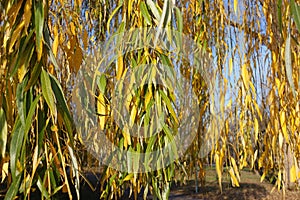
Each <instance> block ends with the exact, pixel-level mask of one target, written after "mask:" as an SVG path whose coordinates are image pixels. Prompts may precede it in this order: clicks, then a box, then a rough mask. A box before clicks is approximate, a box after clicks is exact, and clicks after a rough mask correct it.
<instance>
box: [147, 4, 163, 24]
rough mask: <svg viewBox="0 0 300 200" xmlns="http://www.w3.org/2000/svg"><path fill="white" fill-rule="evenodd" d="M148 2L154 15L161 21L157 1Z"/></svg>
mask: <svg viewBox="0 0 300 200" xmlns="http://www.w3.org/2000/svg"><path fill="white" fill-rule="evenodd" d="M146 3H147V5H148V6H149V7H150V9H151V12H152V13H153V15H154V17H155V18H156V20H157V21H160V14H159V11H158V9H157V7H156V5H155V3H154V2H153V1H152V0H147V1H146Z"/></svg>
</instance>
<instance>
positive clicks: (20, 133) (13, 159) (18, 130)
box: [9, 116, 24, 181]
mask: <svg viewBox="0 0 300 200" xmlns="http://www.w3.org/2000/svg"><path fill="white" fill-rule="evenodd" d="M23 137H24V127H23V126H22V123H21V120H20V117H19V116H18V117H17V119H16V122H15V126H14V128H13V131H12V139H11V142H10V152H9V156H10V168H11V175H12V178H13V181H15V180H16V178H17V176H18V174H19V172H17V169H16V166H17V160H18V158H19V155H20V149H21V147H22V143H23Z"/></svg>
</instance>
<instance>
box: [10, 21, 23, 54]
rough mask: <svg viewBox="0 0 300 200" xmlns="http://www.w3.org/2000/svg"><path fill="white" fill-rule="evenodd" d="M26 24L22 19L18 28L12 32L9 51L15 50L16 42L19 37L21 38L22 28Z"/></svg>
mask: <svg viewBox="0 0 300 200" xmlns="http://www.w3.org/2000/svg"><path fill="white" fill-rule="evenodd" d="M24 25H25V22H24V21H22V22H21V23H20V24H19V25H18V26H17V28H16V29H15V30H14V32H13V34H12V37H11V40H10V44H9V53H11V52H13V49H12V48H13V47H14V44H15V43H16V41H17V39H19V38H20V34H21V33H22V29H23V27H24Z"/></svg>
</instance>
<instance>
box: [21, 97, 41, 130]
mask: <svg viewBox="0 0 300 200" xmlns="http://www.w3.org/2000/svg"><path fill="white" fill-rule="evenodd" d="M40 96H41V95H38V96H37V97H36V98H35V100H34V101H33V102H31V104H30V108H29V111H28V114H27V117H26V121H25V126H24V132H25V135H27V133H28V131H29V130H30V127H31V125H32V117H33V115H34V113H35V109H36V106H37V104H38V102H39V99H40Z"/></svg>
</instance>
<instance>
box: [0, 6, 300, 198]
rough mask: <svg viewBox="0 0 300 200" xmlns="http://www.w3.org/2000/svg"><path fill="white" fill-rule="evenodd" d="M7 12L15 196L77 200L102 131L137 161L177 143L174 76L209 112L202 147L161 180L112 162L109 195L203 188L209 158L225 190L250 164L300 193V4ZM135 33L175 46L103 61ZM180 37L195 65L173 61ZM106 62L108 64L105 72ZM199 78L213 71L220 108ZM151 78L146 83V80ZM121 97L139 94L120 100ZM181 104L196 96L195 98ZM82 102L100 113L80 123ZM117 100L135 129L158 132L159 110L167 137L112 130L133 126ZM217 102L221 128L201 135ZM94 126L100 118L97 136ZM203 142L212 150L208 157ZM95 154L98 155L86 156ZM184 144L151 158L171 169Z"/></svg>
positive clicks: (6, 171)
mask: <svg viewBox="0 0 300 200" xmlns="http://www.w3.org/2000/svg"><path fill="white" fill-rule="evenodd" d="M0 12H1V17H0V19H1V22H0V29H1V31H0V41H1V43H0V44H1V47H0V48H1V51H0V52H1V54H0V57H1V60H0V76H1V79H0V91H1V98H0V134H1V140H0V150H1V162H0V171H1V173H2V176H1V177H2V180H1V183H2V184H4V185H6V186H7V189H6V190H5V194H6V196H5V198H6V199H12V198H14V197H16V196H19V197H21V198H29V196H30V194H31V193H32V192H33V191H34V190H38V191H40V193H41V195H42V196H43V197H44V198H52V197H55V195H57V194H58V193H61V192H62V193H65V194H67V195H68V196H69V198H72V196H73V198H74V195H75V196H77V197H78V198H79V193H80V182H79V181H80V176H81V175H83V174H82V173H81V172H82V171H83V167H84V166H95V165H97V166H99V163H98V162H96V163H95V162H94V161H95V160H96V161H97V160H100V162H101V159H100V158H99V154H100V152H97V145H98V146H99V144H101V141H100V143H99V138H97V135H98V136H99V134H95V133H103V135H104V136H105V138H108V139H109V141H110V143H111V144H113V145H115V146H118V148H119V149H121V150H122V151H124V152H136V153H138V154H142V153H147V152H149V151H155V150H159V149H161V148H163V147H165V146H168V144H172V141H173V140H174V138H176V136H177V135H178V134H180V132H179V131H178V130H180V128H179V127H180V125H181V123H182V121H184V120H183V118H184V117H185V116H186V115H185V114H184V111H182V112H180V111H177V110H176V108H177V107H176V106H177V104H176V100H178V98H179V97H178V95H177V93H176V92H175V90H174V88H172V83H173V82H172V81H173V80H172V78H170V77H172V75H173V76H174V73H175V72H176V73H177V74H176V73H175V74H176V75H178V74H180V77H184V78H185V80H186V82H187V83H188V84H187V85H188V88H190V91H192V92H193V94H195V96H196V99H197V103H198V104H197V108H198V109H199V111H200V112H199V116H197V119H198V121H197V123H198V124H197V128H196V129H195V130H194V134H195V137H194V138H193V142H192V143H191V144H190V146H189V148H188V149H187V150H186V151H185V153H184V154H183V155H181V156H180V157H179V156H178V157H177V156H175V159H171V160H174V162H171V163H169V165H167V166H160V167H158V168H157V170H148V171H147V170H146V171H144V173H139V172H141V170H140V171H139V169H141V168H143V167H145V165H142V164H140V163H129V164H128V163H125V164H124V166H127V167H128V166H132V169H131V170H127V171H124V170H117V169H116V168H114V167H113V166H112V165H108V166H106V167H101V168H100V169H99V172H100V173H101V178H100V180H101V196H102V198H118V197H120V196H122V195H124V191H125V189H127V188H129V189H130V191H131V192H130V194H133V196H134V197H135V198H137V197H138V194H139V193H141V191H143V194H144V198H146V196H147V195H148V193H149V192H150V193H152V194H153V195H154V196H155V197H157V198H159V199H167V198H168V195H169V192H170V186H171V184H172V182H173V181H174V180H178V181H183V180H184V177H185V176H186V175H190V176H194V174H195V172H196V174H197V176H198V178H200V180H201V182H202V183H203V184H204V180H205V168H204V165H205V164H207V160H209V161H208V162H209V163H214V164H215V165H216V173H217V175H218V178H219V184H220V189H222V187H221V181H222V175H223V171H224V170H225V169H223V168H224V165H226V166H227V167H226V173H229V174H230V177H231V180H232V184H233V186H237V187H238V186H239V180H240V170H242V169H243V168H244V167H250V168H258V169H260V170H261V171H262V176H261V179H262V180H263V179H264V178H265V177H267V176H268V175H269V174H270V173H272V174H273V175H274V176H275V178H276V186H277V187H278V188H279V189H280V188H282V187H283V191H284V189H285V188H287V187H289V188H292V187H295V186H298V184H299V178H300V173H299V172H300V171H299V155H300V154H299V151H300V146H299V144H300V141H299V140H300V137H299V126H300V119H299V116H300V114H299V112H300V111H299V109H300V108H299V90H300V78H299V76H300V71H299V69H300V67H299V65H300V58H299V55H300V54H299V29H300V18H299V13H300V8H299V4H298V2H295V1H294V0H291V1H287V0H279V1H271V0H267V1H259V0H258V1H250V0H241V1H237V0H233V1H221V0H213V1H208V0H198V1H196V0H193V1H185V0H181V1H153V0H147V1H139V0H127V1H121V0H120V1H102V0H99V1H81V0H74V1H64V0H54V1H46V0H44V1H34V0H20V1H13V0H4V1H1V3H0ZM139 28H142V30H143V31H145V32H146V33H147V31H151V30H153V29H154V30H156V32H154V33H153V34H152V35H153V38H151V37H150V39H149V40H148V41H150V42H149V44H152V42H153V44H155V42H157V41H158V42H159V41H161V40H162V41H173V40H174V43H175V44H176V47H177V49H173V51H172V50H169V51H165V50H164V49H161V48H160V46H159V45H150V46H146V47H142V48H141V46H138V47H139V48H136V49H132V50H131V51H126V52H125V53H124V52H122V49H120V50H119V51H113V52H109V50H110V49H109V48H108V49H105V50H107V51H108V52H105V51H103V49H101V47H103V46H99V43H101V44H103V43H104V44H110V43H109V42H111V41H112V40H110V39H111V38H113V39H114V40H113V41H116V43H114V45H115V46H118V45H120V47H121V48H122V45H123V46H124V44H123V43H122V39H123V40H124V41H126V42H130V41H131V40H130V39H131V38H132V37H133V35H134V34H135V30H137V29H139ZM162 30H164V31H162ZM161 32H165V33H166V35H165V36H162V35H161V34H160V33H161ZM174 33H180V34H179V35H181V36H182V35H183V36H186V37H188V38H189V41H193V44H196V48H195V49H194V52H193V53H192V56H193V58H191V57H188V56H186V55H183V56H178V54H176V55H174V52H176V53H177V52H182V51H184V49H186V48H190V46H189V43H186V44H184V43H183V44H181V45H180V41H181V40H182V37H180V36H178V34H174ZM126 34H128V35H126ZM168 34H169V35H168ZM172 34H173V35H172ZM150 35H151V34H150ZM144 36H145V37H146V36H147V34H145V35H143V37H144ZM170 36H171V38H172V40H170V39H169V38H170ZM163 38H167V39H163ZM180 38H181V39H180ZM117 41H121V42H119V43H117ZM170 43H171V42H170ZM116 44H117V45H116ZM126 45H128V44H126ZM104 47H105V45H104ZM114 50H116V49H114ZM199 52H201V53H199ZM203 52H205V53H204V54H203ZM110 53H111V55H112V56H111V57H110V56H109V54H110ZM103 55H106V56H107V57H108V58H109V59H111V61H110V62H103V60H101V59H102V58H103ZM179 55H180V53H179ZM183 57H185V58H183ZM203 57H205V58H207V59H208V60H210V61H211V62H210V64H206V65H204V68H203V67H202V68H197V67H196V69H199V70H194V69H195V68H194V67H193V65H194V66H195V65H196V66H197V65H200V62H199V60H201V59H202V58H203ZM197 58H198V59H197ZM190 59H194V60H195V61H194V62H191V60H190ZM203 60H205V59H204V58H203ZM99 63H101V65H103V64H104V65H105V66H104V68H105V70H104V71H99V70H97V67H98V64H99ZM151 64H155V65H156V66H159V65H163V66H169V67H170V72H168V73H167V76H166V75H165V74H164V73H166V70H165V68H163V69H164V70H162V68H159V67H153V66H152V65H151ZM145 65H147V66H152V67H150V70H149V68H147V69H148V70H149V71H146V72H145V71H142V70H141V71H139V70H138V69H145V68H143V67H140V66H145ZM87 66H88V67H87ZM82 69H84V70H82ZM201 70H202V71H206V72H211V73H208V74H210V75H211V77H209V78H211V79H215V77H216V75H217V77H218V78H217V79H216V80H217V81H216V82H217V84H215V85H214V87H215V88H216V90H215V91H217V93H218V94H219V96H218V98H217V99H213V95H212V94H211V90H210V85H209V79H208V78H207V77H205V75H203V73H201ZM129 72H131V73H129ZM140 74H142V75H145V77H146V75H149V74H150V75H151V76H152V78H151V77H150V78H149V77H146V78H144V77H143V76H142V77H141V76H140ZM213 75H214V76H213ZM79 77H80V78H79ZM143 78H144V79H145V80H147V81H148V82H147V84H144V83H143V82H141V81H140V80H139V79H142V80H143ZM155 81H161V83H166V85H167V86H168V87H161V86H158V85H157V84H156V82H155ZM132 83H135V84H132ZM170 83H171V84H170ZM130 84H131V85H130ZM77 86H83V88H85V89H86V90H84V91H81V90H80V88H82V87H77ZM78 88H79V89H78ZM116 88H117V89H118V90H119V91H120V92H125V93H126V94H130V95H128V96H127V97H128V98H127V97H126V99H122V98H121V97H119V96H118V95H117V94H116V92H115V91H116ZM87 89H90V90H87ZM127 90H128V91H127ZM132 91H133V92H132ZM80 92H83V93H80ZM85 92H86V93H85ZM183 94H186V96H189V92H188V91H186V92H185V93H183ZM74 95H75V96H76V95H77V96H76V98H77V99H76V100H78V99H79V103H80V105H83V106H87V104H88V108H91V109H86V107H83V108H84V109H86V110H88V111H89V112H88V113H85V114H86V116H89V117H88V118H86V117H85V118H84V117H82V116H81V118H80V115H74V113H77V112H78V111H79V107H76V106H74V105H77V104H76V102H75V103H74V101H73V100H74ZM78 95H79V97H82V98H78ZM176 95H177V96H176ZM113 97H115V98H113ZM116 99H117V100H119V101H120V102H123V104H122V105H124V112H125V113H127V114H128V116H129V118H128V120H129V121H130V120H131V122H130V123H131V124H130V123H129V125H133V124H134V125H137V124H139V126H138V127H142V126H143V128H144V129H143V130H144V132H147V131H146V128H149V130H148V129H147V130H148V131H149V132H151V131H150V129H151V125H150V124H151V123H152V124H155V123H156V125H157V124H159V123H160V120H161V119H160V117H155V116H154V114H153V113H156V112H157V113H158V116H161V115H164V117H165V118H164V119H163V123H162V127H161V130H160V131H158V133H157V134H153V135H148V136H149V137H145V138H141V137H140V135H138V134H137V135H132V133H130V134H129V132H132V130H133V129H132V128H131V127H125V126H123V127H122V126H118V125H119V124H116V120H117V121H118V120H119V121H122V120H124V119H123V118H118V117H116V116H122V115H118V113H116V110H118V109H116V108H114V107H113V105H115V104H114V100H116ZM125 100H126V101H125ZM214 104H218V106H219V108H220V110H219V111H220V112H219V113H218V114H219V115H220V116H222V118H224V119H223V120H221V122H220V121H218V122H220V123H221V124H215V126H217V127H222V129H217V131H218V134H216V135H213V136H211V135H207V134H206V133H208V132H209V131H210V130H211V128H212V127H209V124H211V120H210V119H211V118H210V117H211V116H212V115H213V114H216V113H212V110H211V107H212V106H213V105H214ZM118 105H119V104H118ZM154 106H156V107H155V109H154ZM151 109H154V111H155V112H153V110H151ZM121 114H122V113H121ZM123 114H124V113H123ZM152 114H153V115H152ZM182 116H183V117H182ZM86 119H95V121H94V122H96V124H97V125H98V128H97V129H95V128H94V124H93V123H91V121H85V120H86ZM78 122H80V123H78ZM78 124H80V125H82V124H83V126H78ZM133 127H134V126H133ZM152 129H153V127H152ZM86 130H90V131H86ZM95 135H96V136H95ZM207 136H209V137H210V138H213V139H212V141H216V142H215V143H214V144H212V145H211V146H210V148H209V152H206V153H203V152H202V151H201V150H202V149H203V144H205V141H206V140H207V138H206V137H207ZM186 137H188V135H186ZM100 138H101V137H100ZM85 139H87V141H88V142H91V144H90V143H89V144H88V145H87V142H86V141H84V140H85ZM181 140H182V141H184V140H185V138H181ZM87 146H92V147H93V148H92V149H93V151H92V152H91V151H89V150H88V151H87V150H86V149H87ZM177 147H178V146H175V147H174V146H172V148H171V150H172V151H170V152H172V153H170V154H168V155H165V157H159V155H162V153H160V154H159V153H158V155H157V156H158V157H153V158H152V160H151V159H150V161H149V162H150V163H151V162H153V160H155V159H169V160H170V157H171V156H173V157H174V155H175V154H176V152H177V151H178V148H177ZM158 152H159V151H158ZM138 154H134V155H138ZM145 157H146V156H145ZM145 157H144V158H145ZM139 159H140V157H137V158H135V159H133V160H135V161H139ZM148 159H149V158H148ZM113 161H114V160H113ZM117 161H118V160H117ZM127 161H128V159H127V160H126V162H127ZM143 161H145V160H143ZM91 162H93V163H91ZM115 162H116V161H115ZM141 163H143V164H145V162H142V161H141ZM156 163H157V162H156ZM161 163H163V162H161ZM106 164H107V163H106ZM116 164H118V163H117V162H116ZM68 168H70V170H67V169H68ZM70 172H71V173H70ZM175 174H176V176H175ZM68 177H71V179H70V178H68ZM73 187H74V188H75V192H72V188H73Z"/></svg>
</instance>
